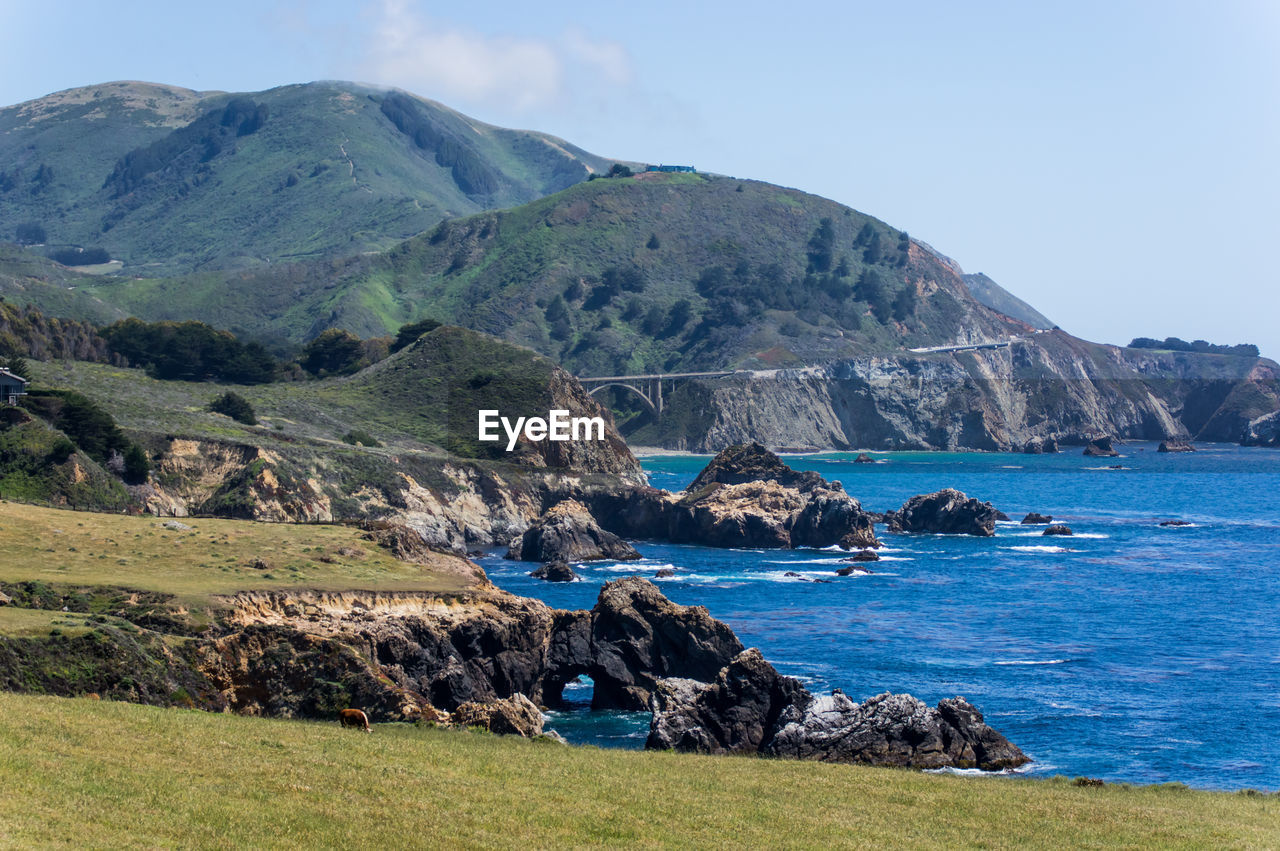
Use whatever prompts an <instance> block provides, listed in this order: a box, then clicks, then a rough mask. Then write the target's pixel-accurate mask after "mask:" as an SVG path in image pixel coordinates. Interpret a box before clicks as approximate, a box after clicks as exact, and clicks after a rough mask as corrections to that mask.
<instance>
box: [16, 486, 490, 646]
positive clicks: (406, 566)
mask: <svg viewBox="0 0 1280 851" xmlns="http://www.w3.org/2000/svg"><path fill="white" fill-rule="evenodd" d="M166 522H167V521H164V520H160V519H157V518H155V517H130V516H126V515H121V514H98V513H93V512H87V511H86V512H80V511H74V512H73V511H66V510H59V509H54V508H44V507H40V506H35V505H23V504H19V503H15V502H5V501H0V550H3V552H4V553H5V558H4V559H3V560H0V583H6V584H16V583H40V584H42V585H44V586H47V587H49V588H55V589H66V588H80V589H97V590H103V589H107V590H109V589H110V588H115V589H120V588H124V589H130V590H131V591H135V592H155V593H157V594H160V595H163V596H164V597H166V598H168V599H169V600H170V601H171V602H170V604H169V608H174V609H176V608H178V607H183V608H185V609H187V610H207V609H209V608H210V607H211V606H213V605H214V603H213V602H212V601H211V598H212V597H214V596H217V595H230V594H235V593H236V592H238V591H265V590H273V589H287V588H305V589H309V590H332V591H339V590H346V589H353V588H354V589H360V590H365V591H430V592H436V593H456V592H459V591H462V590H465V589H466V588H467V587H468V586H469V585H470V582H469V573H468V571H466V570H464V569H463V565H464V562H463V561H462V559H460V558H458V557H456V556H450V555H445V554H438V553H432V554H431V555H430V558H431V562H430V563H427V564H411V563H409V562H404V561H400V560H398V559H396V558H395V557H394V556H393V555H392V554H391V553H390V552H389V551H387V550H385V549H383V548H381V547H379V546H378V545H377V544H374V543H371V542H370V541H366V540H364V539H363V538H362V533H361V532H360V530H358V529H355V528H352V527H350V526H330V525H294V524H288V523H282V524H269V523H252V522H249V521H244V520H215V519H194V518H187V519H185V520H184V521H182V523H183V525H185V526H188V527H189V528H186V529H183V528H180V527H176V528H175V527H170V526H166V525H165V523H166ZM255 564H256V565H257V566H255ZM11 591H12V589H11ZM90 597H92V595H90ZM19 602H21V601H19ZM58 608H60V607H58ZM14 611H16V610H14V609H3V608H0V613H5V615H6V616H8V615H12V614H13V612H14ZM74 611H77V610H76V609H74V608H73V612H74ZM92 611H94V609H93V607H92V606H87V607H86V609H84V610H82V613H84V612H92ZM15 617H19V618H20V617H22V616H15ZM10 622H11V623H13V624H17V625H19V626H21V625H22V622H21V621H20V620H18V621H13V620H12V619H11V621H10ZM0 633H5V629H4V628H3V625H0Z"/></svg>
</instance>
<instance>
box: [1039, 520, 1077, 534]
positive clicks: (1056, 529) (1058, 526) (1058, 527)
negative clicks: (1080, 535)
mask: <svg viewBox="0 0 1280 851" xmlns="http://www.w3.org/2000/svg"><path fill="white" fill-rule="evenodd" d="M1040 534H1041V535H1061V536H1063V537H1068V536H1070V535H1074V534H1075V533H1074V532H1072V531H1071V527H1070V526H1068V525H1067V524H1065V523H1054V524H1053V525H1052V526H1049V527H1048V528H1046V529H1045V530H1044V531H1043V532H1041V533H1040Z"/></svg>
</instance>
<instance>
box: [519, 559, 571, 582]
mask: <svg viewBox="0 0 1280 851" xmlns="http://www.w3.org/2000/svg"><path fill="white" fill-rule="evenodd" d="M529 575H530V576H532V577H533V578H534V579H541V580H543V581H545V582H572V581H573V580H575V579H577V578H578V574H576V573H574V572H573V568H572V567H570V566H569V565H567V564H565V563H564V562H562V561H550V562H547V563H546V564H544V565H543V566H542V567H539V568H538V569H537V570H535V571H532V572H531V573H530V574H529Z"/></svg>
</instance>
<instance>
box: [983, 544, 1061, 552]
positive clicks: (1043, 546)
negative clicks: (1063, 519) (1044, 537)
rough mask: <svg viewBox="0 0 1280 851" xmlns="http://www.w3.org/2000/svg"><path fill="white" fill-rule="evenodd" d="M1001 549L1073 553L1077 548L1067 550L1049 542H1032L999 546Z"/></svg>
mask: <svg viewBox="0 0 1280 851" xmlns="http://www.w3.org/2000/svg"><path fill="white" fill-rule="evenodd" d="M1000 549H1002V550H1014V551H1015V552H1020V553H1074V552H1079V551H1078V550H1069V549H1067V548H1066V547H1055V546H1050V545H1049V544H1032V545H1030V546H1023V547H1001V548H1000Z"/></svg>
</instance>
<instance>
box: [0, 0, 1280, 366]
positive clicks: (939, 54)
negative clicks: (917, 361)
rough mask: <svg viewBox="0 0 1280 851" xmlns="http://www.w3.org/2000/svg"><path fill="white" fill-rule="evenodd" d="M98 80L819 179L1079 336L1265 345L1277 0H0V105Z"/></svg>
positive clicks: (1276, 168) (1274, 205)
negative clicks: (519, 130)
mask: <svg viewBox="0 0 1280 851" xmlns="http://www.w3.org/2000/svg"><path fill="white" fill-rule="evenodd" d="M962 6H964V7H966V8H961V7H962ZM117 79H138V80H148V81H153V82H163V83H170V84H175V85H181V86H186V87H189V88H195V89H223V90H236V91H256V90H260V89H264V88H269V87H271V86H276V85H280V84H284V83H292V82H303V81H308V80H314V79H351V80H359V81H364V82H375V83H385V84H389V85H395V86H399V87H401V88H404V89H408V90H410V91H414V92H416V93H418V94H421V95H425V96H427V97H432V98H435V99H436V100H440V101H443V102H445V103H447V104H449V105H450V106H453V107H455V108H457V109H460V110H462V111H463V112H466V113H468V114H471V115H474V116H475V117H477V118H481V119H483V120H486V121H489V122H492V123H495V124H500V125H504V126H518V127H528V128H534V129H539V130H545V131H548V132H551V133H555V134H557V135H560V136H563V137H565V138H567V139H569V140H571V141H573V142H574V143H576V144H578V145H581V146H582V147H585V148H587V149H588V150H591V151H594V152H596V153H600V154H604V155H607V156H613V157H621V158H628V159H635V160H643V161H650V162H658V161H661V162H672V163H691V164H694V165H696V166H697V167H698V168H700V169H703V170H708V171H716V172H721V173H725V174H731V175H736V176H740V177H751V178H757V179H762V180H768V181H772V182H775V183H780V184H783V185H787V186H795V187H798V188H800V189H804V190H807V191H809V192H814V193H817V194H819V195H824V196H827V197H829V198H833V199H835V200H837V201H841V202H843V203H846V204H849V205H851V206H853V207H856V208H857V209H859V210H863V211H865V212H868V213H871V214H873V215H876V216H878V217H880V218H882V219H884V220H886V221H888V222H889V223H890V224H892V225H894V226H896V227H899V228H903V229H905V230H908V231H910V232H911V234H912V235H913V236H916V237H918V238H920V239H923V240H925V241H927V242H929V243H931V244H932V245H933V246H934V247H936V248H937V249H938V250H940V251H942V252H944V253H946V254H948V255H950V256H952V257H954V258H955V259H956V260H958V261H959V262H960V263H961V265H963V266H964V268H965V269H966V271H972V272H986V273H987V274H988V275H990V276H991V277H992V278H994V279H995V280H996V281H998V282H999V283H1001V284H1003V285H1004V286H1005V287H1007V288H1008V289H1010V290H1012V291H1013V292H1014V293H1015V294H1017V295H1019V296H1021V297H1023V298H1025V299H1026V300H1027V301H1029V302H1031V303H1032V304H1034V305H1035V306H1036V307H1038V308H1039V309H1040V310H1041V311H1042V312H1044V313H1045V314H1047V315H1048V316H1049V317H1050V318H1052V319H1054V320H1055V321H1057V322H1058V323H1060V324H1061V325H1062V326H1063V327H1064V328H1065V329H1067V330H1069V331H1072V332H1073V333H1076V334H1078V335H1080V336H1083V337H1086V338H1089V339H1094V340H1100V341H1104V342H1120V343H1123V342H1127V341H1128V340H1129V339H1130V338H1131V337H1133V336H1137V335H1143V336H1159V337H1163V336H1167V335H1176V336H1180V337H1184V338H1186V339H1192V338H1194V337H1202V338H1205V339H1208V340H1211V341H1214V342H1225V343H1234V342H1246V341H1247V342H1256V343H1258V344H1259V345H1260V346H1261V347H1262V349H1263V353H1264V354H1268V355H1270V356H1272V357H1280V322H1277V319H1280V276H1278V275H1277V272H1276V268H1277V267H1276V260H1275V258H1274V255H1275V252H1276V250H1277V247H1280V233H1278V231H1280V164H1278V163H1277V156H1278V155H1280V3H1277V2H1271V0H1225V1H1224V2H1203V3H1187V2H1178V0H1173V1H1172V2H1154V1H1153V2H1144V3H1137V2H1123V0H1120V2H1105V3H1104V2H1073V3H1069V4H1065V3H1064V4H1042V3H1012V2H1010V3H967V4H959V3H949V2H904V3H893V4H890V3H874V4H871V3H861V2H847V3H818V2H805V0H795V2H789V3H778V2H770V3H757V2H737V3H703V4H695V3H670V2H665V0H660V2H650V3H647V4H638V3H627V4H622V3H613V2H605V1H604V0H596V2H590V3H588V2H568V3H537V4H535V3H527V2H520V3H514V2H485V3H456V2H455V3H449V4H444V3H428V2H414V1H413V0H385V2H368V3H350V2H347V3H336V2H323V3H297V2H280V3H273V2H269V0H258V2H241V0H227V1H226V2H221V3H200V4H177V3H155V2H117V3H111V4H106V3H101V4H98V3H92V4H91V3H73V2H65V0H44V2H40V3H28V2H10V0H0V103H4V104H10V103H16V102H19V101H23V100H27V99H30V98H34V97H39V96H41V95H44V94H47V93H49V92H53V91H57V90H59V89H64V88H69V87H72V86H80V85H86V84H90V83H98V82H105V81H108V80H117Z"/></svg>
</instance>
